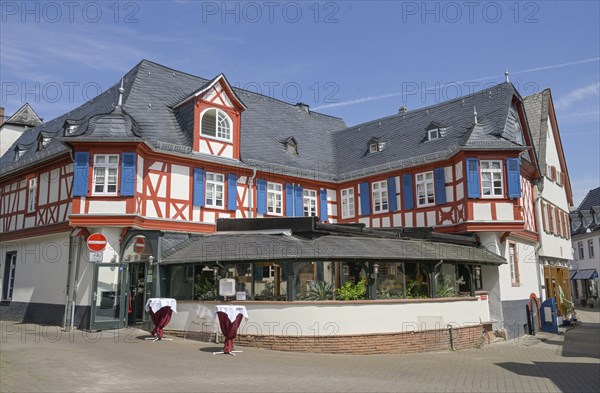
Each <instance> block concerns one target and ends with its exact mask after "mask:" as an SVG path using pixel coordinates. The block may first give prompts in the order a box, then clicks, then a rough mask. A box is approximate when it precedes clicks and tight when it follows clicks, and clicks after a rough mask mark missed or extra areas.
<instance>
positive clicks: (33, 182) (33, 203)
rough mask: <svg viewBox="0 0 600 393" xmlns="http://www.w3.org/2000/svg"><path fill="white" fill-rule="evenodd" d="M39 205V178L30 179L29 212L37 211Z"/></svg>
mask: <svg viewBox="0 0 600 393" xmlns="http://www.w3.org/2000/svg"><path fill="white" fill-rule="evenodd" d="M36 207H37V178H36V177H34V178H32V179H29V184H28V190H27V213H33V212H35V208H36Z"/></svg>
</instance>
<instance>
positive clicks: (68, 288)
mask: <svg viewBox="0 0 600 393" xmlns="http://www.w3.org/2000/svg"><path fill="white" fill-rule="evenodd" d="M73 232H75V228H73V229H71V233H70V234H69V262H68V266H67V285H66V287H65V311H64V318H63V330H64V329H66V328H67V312H68V311H69V297H70V292H71V278H72V277H73Z"/></svg>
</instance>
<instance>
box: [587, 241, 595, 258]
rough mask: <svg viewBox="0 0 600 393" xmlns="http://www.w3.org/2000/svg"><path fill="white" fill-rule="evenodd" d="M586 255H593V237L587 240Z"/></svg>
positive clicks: (591, 256)
mask: <svg viewBox="0 0 600 393" xmlns="http://www.w3.org/2000/svg"><path fill="white" fill-rule="evenodd" d="M588 255H589V256H590V258H593V257H594V239H589V240H588Z"/></svg>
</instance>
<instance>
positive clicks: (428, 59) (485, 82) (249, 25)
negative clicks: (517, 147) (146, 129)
mask: <svg viewBox="0 0 600 393" xmlns="http://www.w3.org/2000/svg"><path fill="white" fill-rule="evenodd" d="M0 18H1V23H0V28H1V31H0V33H1V34H0V37H1V38H0V40H1V41H0V81H1V84H2V92H1V93H2V94H1V97H0V105H2V106H4V107H5V108H6V112H7V113H8V114H11V113H12V112H14V111H15V110H16V109H18V107H19V106H20V105H21V104H22V103H23V102H25V101H28V102H30V103H31V104H32V106H33V107H34V109H35V110H36V111H37V112H38V113H39V115H40V116H41V117H44V118H45V119H47V120H49V119H51V118H53V117H55V116H58V115H60V114H62V113H64V112H66V111H68V110H70V109H71V108H73V107H75V106H77V105H78V104H80V103H82V102H84V101H86V99H88V98H91V97H93V96H94V95H96V94H97V93H98V92H99V91H100V90H104V89H107V88H108V87H110V86H111V85H112V84H113V83H115V82H117V81H118V80H119V78H120V77H121V76H122V75H123V74H124V73H126V72H127V71H128V70H129V69H130V68H132V67H133V66H135V65H136V64H137V63H138V62H139V61H140V60H141V59H143V58H146V59H149V60H152V61H155V62H157V63H160V64H163V65H166V66H169V67H172V68H175V69H178V70H181V71H185V72H189V73H191V74H194V75H198V76H202V77H206V78H211V77H213V76H215V75H217V74H219V73H221V72H223V73H225V75H226V76H227V78H228V79H229V81H230V82H231V83H232V84H234V85H237V86H239V87H243V88H247V89H249V90H253V91H258V92H261V93H263V94H265V95H269V96H272V97H274V98H278V99H283V100H286V101H290V102H294V103H295V102H298V101H302V102H305V103H307V104H309V105H310V106H311V108H312V109H317V110H319V111H321V112H324V113H328V114H331V115H334V116H339V117H341V118H343V119H344V120H345V121H346V123H347V124H348V125H353V124H357V123H361V122H364V121H368V120H372V119H375V118H378V117H382V116H387V115H390V114H393V113H395V112H397V110H398V108H399V107H400V106H402V105H404V106H406V107H408V108H409V109H414V108H418V107H422V106H426V105H430V104H434V103H436V102H440V101H444V100H446V99H451V98H454V97H456V96H458V95H464V94H468V93H470V92H472V91H474V90H479V89H481V88H485V87H487V86H489V85H490V84H495V83H499V82H502V81H503V80H504V75H503V72H504V69H505V67H508V69H509V72H510V80H511V81H512V82H513V83H514V84H515V86H516V87H517V88H518V89H519V91H520V92H521V94H522V95H528V94H531V93H534V92H537V91H541V90H543V89H545V88H547V87H550V88H551V89H552V94H553V97H554V100H555V103H556V106H557V113H558V122H559V128H560V132H561V137H562V141H563V145H564V149H565V155H566V158H567V163H568V167H569V173H570V177H571V182H572V185H573V189H574V194H575V201H576V204H578V203H579V201H581V199H582V198H583V196H584V195H585V193H586V192H587V191H588V190H589V189H591V188H594V187H598V186H599V185H600V159H599V151H600V103H599V101H600V96H599V91H600V42H599V41H600V38H599V37H600V24H599V20H600V8H599V4H598V2H594V1H589V2H588V1H582V2H577V1H570V2H561V1H555V2H531V1H530V2H512V1H510V2H468V1H457V2H452V1H451V2H427V3H424V2H421V1H416V2H413V1H404V2H355V1H346V2H333V1H325V2H314V1H306V2H279V1H250V2H228V3H223V2H221V1H216V2H212V1H174V2H161V1H145V2H133V1H125V2H113V1H110V2H77V1H76V2H70V3H69V2H61V1H57V2H52V1H51V2H29V3H24V2H21V1H14V2H12V1H4V2H2V3H0Z"/></svg>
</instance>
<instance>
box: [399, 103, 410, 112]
mask: <svg viewBox="0 0 600 393" xmlns="http://www.w3.org/2000/svg"><path fill="white" fill-rule="evenodd" d="M406 112H408V108H407V107H405V106H404V105H402V106H401V107H400V109H398V113H406Z"/></svg>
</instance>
